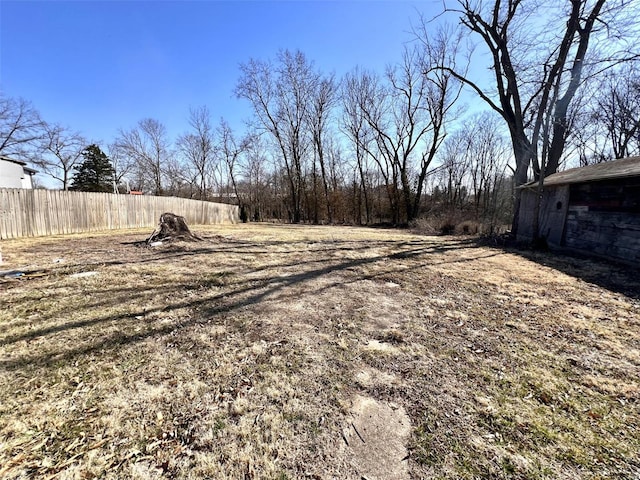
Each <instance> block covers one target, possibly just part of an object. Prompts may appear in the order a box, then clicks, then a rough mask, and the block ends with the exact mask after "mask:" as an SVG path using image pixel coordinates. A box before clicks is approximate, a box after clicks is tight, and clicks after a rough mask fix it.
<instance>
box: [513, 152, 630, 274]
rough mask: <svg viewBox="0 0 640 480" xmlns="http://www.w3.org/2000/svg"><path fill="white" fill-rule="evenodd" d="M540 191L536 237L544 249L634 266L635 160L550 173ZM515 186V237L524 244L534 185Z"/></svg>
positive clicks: (530, 232)
mask: <svg viewBox="0 0 640 480" xmlns="http://www.w3.org/2000/svg"><path fill="white" fill-rule="evenodd" d="M543 187H544V188H543V195H542V202H541V205H540V212H539V235H540V236H541V237H544V238H545V239H546V241H547V243H548V245H549V246H550V247H552V248H553V247H556V248H568V249H572V250H577V251H583V252H589V253H593V254H596V255H602V256H606V257H609V258H614V259H617V260H623V261H625V262H630V263H634V264H640V157H630V158H623V159H620V160H613V161H610V162H604V163H598V164H596V165H589V166H586V167H581V168H573V169H571V170H566V171H564V172H559V173H554V174H553V175H549V176H548V177H547V178H545V179H544V182H543ZM520 188H521V189H523V191H522V201H521V203H520V216H519V222H518V239H520V240H529V239H531V238H532V237H533V215H534V211H535V203H536V198H537V192H538V183H537V182H531V183H528V184H526V185H523V186H522V187H520Z"/></svg>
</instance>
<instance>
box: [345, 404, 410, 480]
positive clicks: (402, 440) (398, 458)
mask: <svg viewBox="0 0 640 480" xmlns="http://www.w3.org/2000/svg"><path fill="white" fill-rule="evenodd" d="M351 413H352V416H353V418H352V419H351V421H350V422H349V424H348V425H347V426H346V427H345V429H344V436H345V441H346V442H347V444H348V446H349V448H350V450H351V451H352V452H353V463H354V465H355V467H356V470H357V472H358V474H359V475H360V477H361V478H366V479H367V480H406V479H408V478H410V477H409V468H408V460H409V454H408V450H407V442H408V440H409V434H410V433H411V422H410V420H409V416H408V415H407V413H406V412H405V411H404V408H402V407H400V406H398V405H396V404H393V403H392V404H385V403H382V402H378V401H376V400H375V399H373V398H371V397H363V396H362V395H357V396H356V397H355V398H354V400H353V407H352V409H351Z"/></svg>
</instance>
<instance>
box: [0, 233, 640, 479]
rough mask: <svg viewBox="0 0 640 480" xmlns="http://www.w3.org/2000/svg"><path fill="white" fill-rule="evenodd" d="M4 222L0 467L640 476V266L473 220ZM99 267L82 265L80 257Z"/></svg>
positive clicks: (67, 473)
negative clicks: (482, 241)
mask: <svg viewBox="0 0 640 480" xmlns="http://www.w3.org/2000/svg"><path fill="white" fill-rule="evenodd" d="M148 233H149V232H148V231H130V232H123V233H120V234H118V235H114V234H99V235H98V234H96V235H83V236H80V235H78V236H67V237H54V238H44V239H22V240H15V241H7V240H3V241H2V244H1V245H0V246H1V248H2V254H3V259H4V264H3V265H1V266H0V269H3V270H10V269H17V270H19V271H21V272H24V273H25V275H23V276H21V277H18V278H0V304H1V309H0V478H69V479H71V478H73V479H75V478H79V479H85V478H96V477H99V478H113V479H116V478H118V479H119V478H193V479H199V478H215V479H225V478H228V479H251V478H259V479H287V478H289V479H298V478H318V479H329V478H336V479H338V478H339V479H360V480H361V479H369V480H373V479H409V478H450V479H453V478H469V479H471V478H496V479H500V478H558V479H572V478H576V479H582V478H623V479H624V478H627V479H636V480H637V479H638V478H640V461H639V460H638V452H639V451H640V429H639V428H640V427H639V423H640V411H639V409H640V400H639V397H640V392H639V385H640V319H639V317H640V301H639V292H640V285H639V283H638V277H637V272H635V271H632V270H629V269H625V268H622V267H617V266H613V265H610V264H606V263H603V262H596V261H587V260H584V259H579V258H564V257H559V256H554V255H549V254H546V255H545V254H533V253H527V252H510V251H504V250H500V249H494V248H491V247H483V246H479V245H478V244H477V243H476V242H475V241H474V240H473V239H469V238H443V237H422V236H417V235H412V234H409V233H406V232H398V231H391V230H371V229H360V228H338V227H293V226H274V225H240V226H220V227H217V228H213V227H212V228H210V229H205V230H202V229H200V230H199V229H195V232H194V233H197V234H199V235H201V236H202V237H204V239H205V240H204V241H203V242H199V243H194V244H191V243H174V244H169V245H163V246H160V247H157V248H139V247H136V246H135V245H134V243H135V242H136V241H140V240H143V239H144V238H145V237H146V236H147V235H148ZM78 274H79V275H78Z"/></svg>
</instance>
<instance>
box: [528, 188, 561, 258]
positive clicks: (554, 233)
mask: <svg viewBox="0 0 640 480" xmlns="http://www.w3.org/2000/svg"><path fill="white" fill-rule="evenodd" d="M536 196H537V192H536V190H524V191H523V192H522V197H521V200H520V218H519V222H518V238H519V239H521V240H524V239H531V238H532V237H533V212H534V211H535V202H536ZM568 207H569V186H567V185H563V186H559V187H551V188H547V189H545V190H544V191H543V194H542V204H541V205H540V216H539V232H540V236H542V237H544V238H545V239H546V240H547V243H549V245H552V246H558V247H559V246H560V245H562V238H563V233H564V227H565V218H566V216H567V209H568Z"/></svg>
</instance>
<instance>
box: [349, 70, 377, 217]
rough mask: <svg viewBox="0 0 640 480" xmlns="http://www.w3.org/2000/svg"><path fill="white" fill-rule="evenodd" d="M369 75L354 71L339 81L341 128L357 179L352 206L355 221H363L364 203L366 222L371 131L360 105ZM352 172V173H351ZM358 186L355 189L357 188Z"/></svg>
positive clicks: (368, 208)
mask: <svg viewBox="0 0 640 480" xmlns="http://www.w3.org/2000/svg"><path fill="white" fill-rule="evenodd" d="M371 78H372V77H371V75H370V74H368V73H366V72H360V71H359V70H358V69H356V70H354V71H353V72H352V73H349V74H347V75H346V76H345V78H344V79H343V81H342V88H341V98H342V112H343V115H342V120H341V129H342V131H343V132H344V134H345V135H346V136H347V138H349V140H350V143H351V146H352V150H353V154H354V155H355V160H356V165H355V168H356V171H357V177H358V181H357V182H356V181H354V189H355V190H356V191H355V193H354V200H356V201H357V205H356V208H355V220H356V221H357V222H358V223H362V220H361V212H362V204H363V203H364V210H365V223H367V224H369V223H371V220H372V216H371V208H372V207H371V201H370V193H369V192H370V182H369V181H368V180H369V164H368V160H369V152H371V151H372V146H371V143H372V142H373V131H372V130H371V127H370V126H369V124H368V123H367V121H366V119H365V115H364V112H363V110H362V108H361V107H360V106H361V105H362V104H363V103H364V102H365V101H366V95H367V92H368V91H369V88H368V84H369V82H370V79H371ZM354 173H355V172H354ZM356 185H357V188H356Z"/></svg>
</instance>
